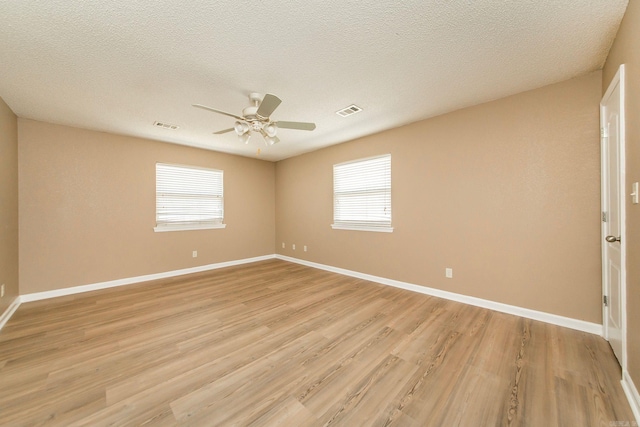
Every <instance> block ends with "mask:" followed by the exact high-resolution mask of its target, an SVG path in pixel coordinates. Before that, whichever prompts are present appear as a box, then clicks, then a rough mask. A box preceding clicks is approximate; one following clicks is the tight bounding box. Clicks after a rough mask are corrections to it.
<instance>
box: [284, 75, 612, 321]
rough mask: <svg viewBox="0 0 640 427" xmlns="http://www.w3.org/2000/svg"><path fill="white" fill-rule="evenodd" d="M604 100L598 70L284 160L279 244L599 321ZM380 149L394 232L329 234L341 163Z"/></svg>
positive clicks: (349, 265) (380, 272) (316, 257)
mask: <svg viewBox="0 0 640 427" xmlns="http://www.w3.org/2000/svg"><path fill="white" fill-rule="evenodd" d="M600 96H601V73H600V72H594V73H591V74H589V75H586V76H583V77H580V78H576V79H573V80H569V81H565V82H562V83H558V84H555V85H551V86H547V87H544V88H541V89H537V90H533V91H530V92H525V93H521V94H518V95H514V96H511V97H508V98H504V99H500V100H497V101H494V102H490V103H487V104H483V105H479V106H475V107H471V108H467V109H464V110H460V111H456V112H453V113H450V114H446V115H442V116H439V117H435V118H432V119H428V120H424V121H421V122H418V123H414V124H411V125H408V126H404V127H401V128H397V129H393V130H390V131H387V132H382V133H379V134H376V135H372V136H369V137H366V138H362V139H359V140H355V141H352V142H348V143H345V144H340V145H336V146H333V147H329V148H326V149H323V150H320V151H315V152H313V153H309V154H305V155H301V156H298V157H294V158H290V159H287V160H284V161H281V162H278V163H277V165H276V212H277V216H276V250H277V252H278V253H281V254H284V255H289V256H293V257H297V258H302V259H306V260H310V261H314V262H318V263H322V264H328V265H332V266H337V267H342V268H346V269H350V270H355V271H359V272H364V273H368V274H373V275H377V276H382V277H386V278H391V279H396V280H401V281H406V282H410V283H415V284H419V285H424V286H429V287H433V288H437V289H443V290H446V291H451V292H456V293H459V294H464V295H470V296H474V297H479V298H485V299H488V300H492V301H498V302H502V303H506V304H513V305H516V306H520V307H526V308H530V309H534V310H540V311H544V312H549V313H553V314H558V315H562V316H567V317H572V318H576V319H582V320H586V321H589V322H596V323H600V322H601V320H602V315H601V306H600V295H601V268H600V222H599V221H600V217H599V215H600V213H599V212H600V160H599V159H600V148H599V144H600V143H599V130H598V127H599V126H598V114H599V112H598V104H599V100H600ZM384 153H391V156H392V212H393V226H394V228H395V229H394V231H393V233H372V232H359V231H345V230H332V229H331V227H330V224H331V222H332V215H333V214H332V206H333V202H332V165H333V164H335V163H340V162H344V161H347V160H352V159H357V158H363V157H368V156H373V155H378V154H384ZM282 242H285V243H286V249H282V248H281V244H282ZM292 243H295V244H296V250H295V251H294V250H292V248H291V244H292ZM303 245H307V246H308V248H309V251H308V252H306V253H305V252H302V251H301V248H302V246H303ZM445 267H451V268H453V279H446V278H445V275H444V271H445Z"/></svg>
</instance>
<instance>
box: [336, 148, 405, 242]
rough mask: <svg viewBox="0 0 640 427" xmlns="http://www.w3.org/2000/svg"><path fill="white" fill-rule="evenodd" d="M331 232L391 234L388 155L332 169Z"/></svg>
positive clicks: (389, 161) (343, 164)
mask: <svg viewBox="0 0 640 427" xmlns="http://www.w3.org/2000/svg"><path fill="white" fill-rule="evenodd" d="M331 227H333V228H334V229H345V230H366V231H386V232H391V231H393V228H392V227H391V155H390V154H386V155H384V156H379V157H373V158H369V159H362V160H356V161H353V162H347V163H340V164H338V165H334V166H333V224H332V225H331Z"/></svg>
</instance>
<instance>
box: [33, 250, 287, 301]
mask: <svg viewBox="0 0 640 427" xmlns="http://www.w3.org/2000/svg"><path fill="white" fill-rule="evenodd" d="M273 258H275V255H273V254H271V255H264V256H259V257H254V258H244V259H239V260H235V261H226V262H219V263H216V264H207V265H201V266H198V267H191V268H183V269H181V270H173V271H166V272H164V273H155V274H146V275H144V276H136V277H129V278H126V279H117V280H109V281H107V282H100V283H92V284H90V285H81V286H74V287H71V288H63V289H55V290H53V291H44V292H35V293H32V294H25V295H21V296H20V302H31V301H39V300H43V299H47V298H55V297H61V296H65V295H73V294H78V293H81V292H90V291H97V290H99V289H107V288H115V287H116V286H123V285H131V284H133V283H140V282H148V281H150V280H157V279H165V278H167V277H174V276H182V275H184V274H191V273H199V272H201V271H208V270H216V269H218V268H224V267H231V266H234V265H240V264H248V263H251V262H257V261H264V260H267V259H273Z"/></svg>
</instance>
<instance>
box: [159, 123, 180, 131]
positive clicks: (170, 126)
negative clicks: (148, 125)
mask: <svg viewBox="0 0 640 427" xmlns="http://www.w3.org/2000/svg"><path fill="white" fill-rule="evenodd" d="M153 125H154V126H157V127H159V128H162V129H171V130H176V129H178V128H179V127H180V126H177V125H172V124H171V123H164V122H153Z"/></svg>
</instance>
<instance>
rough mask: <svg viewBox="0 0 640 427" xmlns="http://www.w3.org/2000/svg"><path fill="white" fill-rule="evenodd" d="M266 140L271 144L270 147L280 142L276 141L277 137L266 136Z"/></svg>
mask: <svg viewBox="0 0 640 427" xmlns="http://www.w3.org/2000/svg"><path fill="white" fill-rule="evenodd" d="M264 140H265V141H267V144H269V145H273V144H275V143H276V142H278V140H277V139H276V137H275V136H269V135H267V136H265V137H264Z"/></svg>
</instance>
